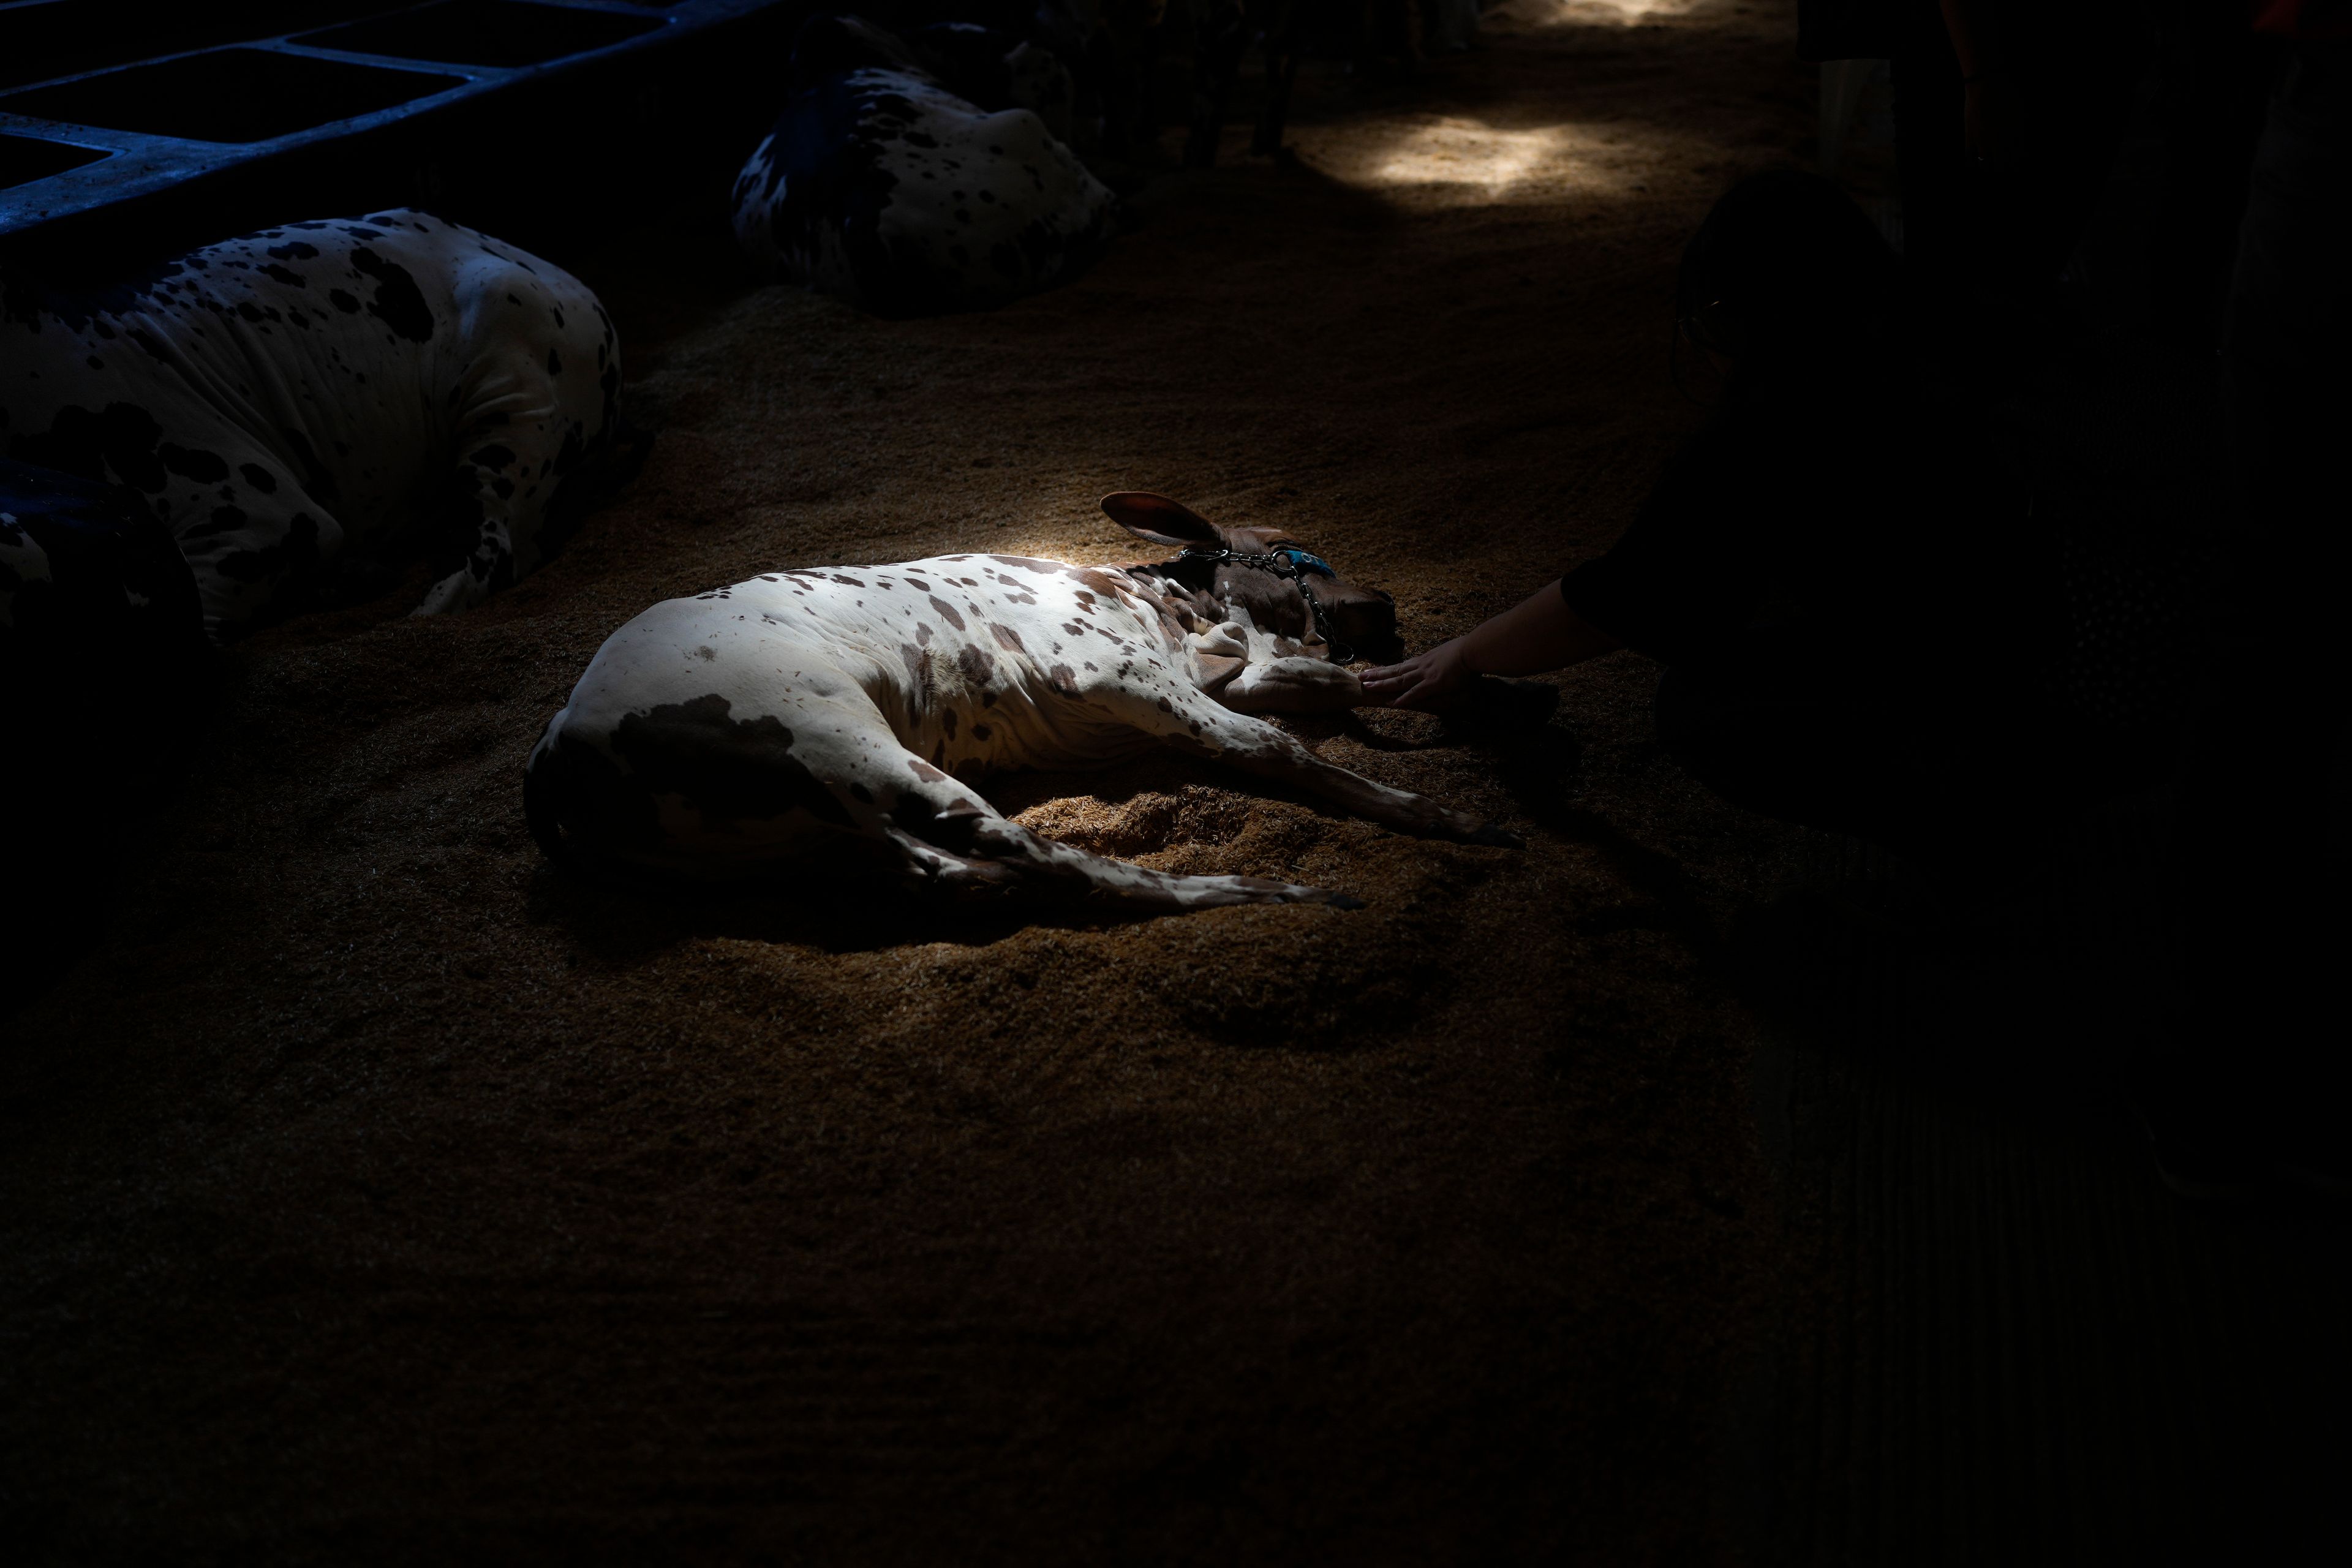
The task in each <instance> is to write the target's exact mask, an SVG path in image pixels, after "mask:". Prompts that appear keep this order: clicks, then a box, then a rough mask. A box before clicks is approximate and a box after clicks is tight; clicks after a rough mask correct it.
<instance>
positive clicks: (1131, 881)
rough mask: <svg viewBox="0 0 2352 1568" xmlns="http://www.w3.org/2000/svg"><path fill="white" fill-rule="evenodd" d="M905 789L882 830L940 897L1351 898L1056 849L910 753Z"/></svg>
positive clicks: (1134, 903) (1146, 905) (1189, 901)
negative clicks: (998, 894)
mask: <svg viewBox="0 0 2352 1568" xmlns="http://www.w3.org/2000/svg"><path fill="white" fill-rule="evenodd" d="M905 766H906V769H907V773H908V784H906V785H905V786H903V787H902V788H900V789H898V791H897V792H896V798H895V799H892V800H890V801H888V802H887V804H886V805H885V807H884V809H885V810H886V813H887V824H886V826H885V827H884V831H885V832H887V834H888V835H889V837H890V838H891V839H892V841H893V842H895V843H897V844H898V847H899V849H900V851H901V853H902V854H903V855H904V856H905V857H906V864H907V868H908V870H909V871H910V872H912V873H913V874H914V875H916V876H917V877H918V878H919V879H923V880H926V881H929V882H930V883H932V884H934V885H936V886H938V887H939V888H940V889H943V890H949V891H955V892H1009V891H1013V890H1014V889H1020V890H1022V891H1025V892H1028V893H1032V894H1036V895H1041V896H1045V897H1048V898H1053V897H1060V898H1070V899H1088V900H1099V901H1103V902H1108V903H1115V904H1122V905H1125V906H1127V907H1129V908H1131V909H1136V910H1163V911H1171V912H1173V911H1178V910H1200V909H1211V908H1214V907H1216V906H1219V905H1223V904H1300V903H1332V904H1342V905H1349V906H1352V905H1354V903H1355V902H1356V900H1353V899H1350V898H1349V897H1348V896H1347V895H1345V894H1343V893H1334V892H1331V891H1329V890H1328V889H1322V888H1309V887H1304V886H1301V885H1300V884H1298V883H1296V882H1279V881H1276V880H1274V879H1271V878H1267V877H1213V876H1192V877H1184V876H1177V875H1174V874H1172V873H1170V872H1167V871H1155V870H1153V869H1151V868H1150V867H1148V866H1137V865H1133V864H1131V863H1129V862H1128V861H1125V860H1115V859H1112V858H1110V857H1108V856H1106V855H1096V854H1092V853H1090V852H1089V851H1087V850H1084V849H1079V848H1076V847H1073V846H1071V845H1067V844H1060V843H1056V842H1055V841H1054V840H1053V839H1051V838H1047V837H1045V836H1044V835H1042V834H1037V833H1033V832H1031V831H1030V830H1029V829H1028V828H1026V827H1024V826H1021V825H1020V824H1019V823H1017V822H1014V821H1013V820H1012V819H1011V818H1010V817H1007V816H1004V815H1003V814H1002V813H1001V812H999V811H998V810H997V809H996V808H995V807H994V806H992V805H989V804H988V802H986V801H985V800H982V798H981V797H980V796H979V795H977V794H975V793H974V792H973V791H971V790H970V789H967V788H966V787H964V785H962V784H960V783H958V782H957V781H956V780H955V779H953V778H951V777H950V776H949V775H947V774H946V773H940V771H939V770H938V769H937V768H934V767H932V766H931V765H930V764H929V763H926V762H924V761H923V760H922V759H921V758H919V757H918V756H916V755H915V754H914V753H913V752H908V753H906V754H905Z"/></svg>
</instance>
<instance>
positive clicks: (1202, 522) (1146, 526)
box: [1102, 490, 1224, 550]
mask: <svg viewBox="0 0 2352 1568" xmlns="http://www.w3.org/2000/svg"><path fill="white" fill-rule="evenodd" d="M1102 509H1103V511H1104V512H1105V513H1106V514H1107V515H1108V517H1109V518H1110V520H1111V521H1113V522H1115V523H1117V524H1118V525H1119V527H1121V528H1123V529H1125V530H1127V531H1128V532H1129V533H1132V534H1134V535H1135V536H1136V537H1137V538H1138V539H1149V540H1150V541H1151V542H1153V543H1154V544H1172V545H1175V546H1176V547H1177V548H1178V549H1180V550H1181V549H1182V548H1183V547H1184V546H1185V545H1188V544H1203V545H1209V546H1212V547H1213V546H1216V545H1219V544H1223V542H1224V535H1223V534H1221V533H1219V532H1218V531H1217V527H1216V524H1214V523H1213V522H1211V521H1209V520H1208V519H1207V518H1205V517H1202V515H1201V514H1200V513H1199V512H1196V511H1194V510H1192V508H1191V507H1188V506H1185V505H1183V504H1182V503H1181V502H1179V501H1172V500H1169V499H1168V498H1167V497H1166V496H1156V495H1153V494H1152V493H1151V492H1150V490H1118V491H1116V492H1114V493H1113V494H1110V495H1107V496H1105V497H1103V499H1102Z"/></svg>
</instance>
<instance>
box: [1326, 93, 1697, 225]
mask: <svg viewBox="0 0 2352 1568" xmlns="http://www.w3.org/2000/svg"><path fill="white" fill-rule="evenodd" d="M1290 140H1291V143H1292V146H1293V148H1294V150H1295V151H1296V152H1297V154H1298V156H1299V157H1300V158H1301V159H1303V160H1304V161H1306V162H1307V163H1309V164H1312V165H1313V166H1314V167H1316V168H1318V169H1320V170H1322V171H1323V172H1324V173H1326V174H1329V175H1331V176H1332V177H1333V178H1335V179H1338V180H1341V181H1344V182H1346V183H1347V184H1351V185H1358V186H1362V187H1366V188H1370V189H1373V190H1378V191H1381V192H1382V193H1383V194H1386V195H1392V196H1394V197H1396V198H1397V199H1399V200H1400V201H1401V202H1402V203H1403V204H1404V205H1410V206H1496V205H1517V204H1521V203H1543V202H1556V201H1561V200H1566V199H1569V198H1572V197H1580V196H1585V197H1589V196H1596V195H1600V196H1613V195H1624V194H1626V193H1628V192H1633V191H1640V190H1645V189H1647V186H1646V185H1645V184H1643V181H1645V180H1646V179H1647V178H1648V177H1649V176H1650V174H1651V173H1652V172H1653V171H1654V170H1655V169H1657V168H1658V167H1659V166H1660V165H1661V164H1662V163H1664V162H1665V161H1666V160H1667V158H1668V155H1669V154H1671V153H1673V152H1674V151H1675V148H1674V147H1673V146H1672V145H1670V144H1669V143H1670V142H1672V141H1673V140H1674V139H1673V138H1672V137H1670V136H1666V135H1662V134H1660V133H1658V132H1654V131H1652V130H1648V129H1644V128H1637V127H1634V126H1630V125H1623V124H1600V125H1581V124H1573V123H1571V124H1562V125H1538V126H1529V127H1525V128H1517V129H1513V128H1506V127H1502V126H1495V125H1488V124H1486V123H1485V122H1484V121H1477V120H1473V119H1469V118H1466V117H1464V116H1459V115H1444V114H1422V115H1412V116H1405V117H1401V118H1399V119H1397V120H1393V121H1388V122H1387V123H1386V124H1382V125H1377V126H1353V127H1348V128H1345V130H1344V132H1338V131H1336V130H1335V129H1334V128H1328V127H1301V128H1300V129H1299V130H1297V132H1294V133H1293V134H1292V136H1291V139H1290Z"/></svg>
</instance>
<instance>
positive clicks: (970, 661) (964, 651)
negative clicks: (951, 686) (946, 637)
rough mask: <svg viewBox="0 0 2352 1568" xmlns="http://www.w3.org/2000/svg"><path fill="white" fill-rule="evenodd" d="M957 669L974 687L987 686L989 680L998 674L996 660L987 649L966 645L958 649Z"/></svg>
mask: <svg viewBox="0 0 2352 1568" xmlns="http://www.w3.org/2000/svg"><path fill="white" fill-rule="evenodd" d="M956 668H958V669H960V670H961V671H962V672H963V678H964V679H966V680H969V681H971V683H972V684H973V685H974V686H986V685H987V684H988V682H989V678H990V677H991V676H993V675H994V674H995V673H996V659H995V657H994V656H993V655H992V654H991V653H990V652H989V651H988V650H987V649H986V648H984V647H972V646H971V644H970V643H966V644H965V645H964V646H963V647H960V648H958V649H956Z"/></svg>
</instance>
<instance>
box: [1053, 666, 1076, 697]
mask: <svg viewBox="0 0 2352 1568" xmlns="http://www.w3.org/2000/svg"><path fill="white" fill-rule="evenodd" d="M1045 679H1048V680H1050V681H1052V682H1053V683H1054V689H1055V690H1056V691H1058V692H1060V693H1061V694H1062V695H1063V696H1065V697H1076V695H1077V694H1078V678H1077V676H1076V674H1075V673H1074V672H1073V671H1072V670H1071V668H1070V667H1069V666H1068V665H1066V664H1057V665H1055V667H1054V668H1051V669H1049V670H1047V671H1046V672H1045Z"/></svg>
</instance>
